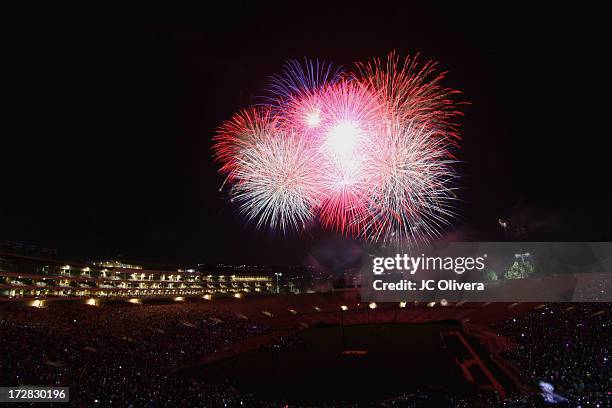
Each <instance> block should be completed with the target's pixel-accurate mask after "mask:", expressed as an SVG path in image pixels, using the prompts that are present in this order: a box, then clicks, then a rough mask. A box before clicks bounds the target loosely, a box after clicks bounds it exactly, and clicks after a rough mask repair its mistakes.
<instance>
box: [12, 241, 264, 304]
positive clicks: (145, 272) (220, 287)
mask: <svg viewBox="0 0 612 408" xmlns="http://www.w3.org/2000/svg"><path fill="white" fill-rule="evenodd" d="M226 271H227V272H226V273H225V274H219V273H218V272H217V271H210V272H208V271H206V270H204V269H198V270H192V269H187V270H185V269H173V268H171V267H165V268H163V269H156V268H155V267H152V266H146V265H139V264H137V263H134V262H129V263H128V262H122V261H121V262H120V261H115V260H105V261H95V262H87V263H83V262H66V261H60V260H55V259H51V258H46V257H36V256H31V255H21V254H13V253H5V252H0V300H21V299H28V298H31V299H46V298H50V299H52V298H64V299H65V298H94V299H95V298H107V299H114V298H128V299H132V298H137V299H138V298H179V297H210V296H212V295H216V294H220V295H226V296H237V297H239V296H241V295H242V294H247V293H253V294H258V293H262V294H263V293H269V292H272V291H273V290H274V288H273V285H274V283H273V279H272V277H271V274H270V273H268V272H265V271H261V270H259V271H258V270H252V269H248V268H236V269H234V270H230V269H226Z"/></svg>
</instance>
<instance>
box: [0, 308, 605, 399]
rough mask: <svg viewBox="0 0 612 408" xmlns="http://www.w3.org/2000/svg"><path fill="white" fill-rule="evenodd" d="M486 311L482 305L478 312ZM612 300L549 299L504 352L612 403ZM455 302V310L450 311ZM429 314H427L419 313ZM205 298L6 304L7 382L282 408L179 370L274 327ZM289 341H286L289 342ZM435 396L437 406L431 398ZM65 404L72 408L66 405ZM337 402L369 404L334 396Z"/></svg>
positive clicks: (558, 387) (564, 386)
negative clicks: (98, 303)
mask: <svg viewBox="0 0 612 408" xmlns="http://www.w3.org/2000/svg"><path fill="white" fill-rule="evenodd" d="M479 309H480V310H484V309H483V308H478V309H474V310H479ZM611 309H612V306H611V305H610V304H574V305H569V304H565V305H564V304H548V305H542V307H538V308H535V309H532V310H531V311H529V312H527V313H522V314H518V315H517V316H515V317H512V318H511V319H509V320H507V321H504V322H502V323H497V324H495V325H493V326H492V328H493V329H494V330H495V331H496V332H497V333H499V334H501V335H503V336H505V337H507V338H509V339H512V340H513V342H514V344H515V346H514V347H512V348H511V349H510V350H508V351H507V352H505V353H504V357H505V358H507V359H508V360H509V361H510V362H511V364H513V365H514V366H515V367H516V368H517V369H518V372H519V373H520V375H521V379H522V381H524V382H525V383H527V384H532V385H534V386H535V385H537V384H539V383H540V382H546V383H549V384H552V385H553V386H554V387H555V391H554V392H555V393H556V394H557V395H559V396H560V397H561V399H559V402H560V403H561V405H564V406H572V407H598V406H599V407H604V406H610V405H609V403H610V397H611V395H610V394H609V393H610V390H611V389H612V383H611V378H612V374H611V370H610V347H609V339H610V337H611V336H610V335H611V334H612V331H611V330H610V329H611V324H612V323H611V319H610V313H611V312H612V310H611ZM449 310H450V309H449ZM419 313H422V312H419ZM260 315H261V316H260V317H261V318H260V319H252V318H248V317H246V316H245V315H243V314H241V313H238V312H236V311H232V310H229V309H225V308H222V307H221V308H213V307H211V306H210V304H207V303H205V302H200V303H198V302H180V303H173V304H157V305H125V304H124V305H108V306H103V307H92V306H87V305H83V304H62V303H61V302H58V304H57V305H49V306H48V307H44V308H34V307H21V308H12V309H6V310H1V311H0V333H2V334H1V336H0V367H1V370H0V386H17V385H45V386H58V387H59V386H62V387H70V401H71V403H70V405H71V406H78V407H95V406H100V407H111V406H112V407H173V406H177V407H178V406H180V407H190V406H194V407H195V406H198V407H242V406H248V407H261V408H268V407H278V406H290V407H295V406H296V405H293V404H287V403H285V402H282V401H281V402H279V401H276V402H265V401H261V400H259V399H257V398H256V397H255V396H252V395H246V394H244V393H241V392H239V391H238V390H236V389H234V388H233V387H232V386H231V384H230V383H229V382H226V383H207V382H205V381H203V380H200V379H198V378H197V376H190V375H180V372H181V371H180V370H178V373H179V374H177V369H179V368H181V367H183V366H185V365H189V364H193V363H194V362H196V363H197V361H199V360H201V359H202V358H203V357H205V356H209V355H211V354H213V353H215V352H221V351H223V350H227V349H228V348H229V347H231V346H232V345H234V344H237V343H240V342H243V341H244V340H247V339H251V338H255V337H257V336H260V335H265V334H266V333H269V331H270V326H269V324H270V321H269V320H268V319H267V318H266V316H265V315H263V314H261V313H260ZM290 339H291V338H289V339H285V341H284V340H282V339H277V341H276V345H277V346H283V344H285V343H286V341H287V340H290ZM431 404H434V405H431ZM57 406H65V405H64V404H58V405H57ZM325 406H328V407H332V406H347V407H350V406H360V405H359V404H353V403H340V404H339V403H337V402H336V403H334V402H330V403H329V404H327V405H325ZM368 406H381V407H419V406H440V407H442V406H449V407H450V406H453V407H471V406H503V407H539V406H546V403H545V401H544V399H543V398H542V396H541V395H540V394H539V393H537V392H534V393H533V394H532V395H524V394H523V395H512V396H510V397H509V398H507V399H506V400H505V401H500V400H499V398H497V397H496V396H482V395H480V396H478V398H477V400H474V399H470V398H464V397H457V396H455V397H453V396H452V395H441V394H439V393H438V392H436V393H431V392H429V391H426V390H424V391H423V392H417V393H412V394H406V395H400V396H397V397H395V398H391V399H388V400H385V401H381V402H379V403H376V404H368Z"/></svg>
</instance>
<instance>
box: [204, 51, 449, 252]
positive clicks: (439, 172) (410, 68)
mask: <svg viewBox="0 0 612 408" xmlns="http://www.w3.org/2000/svg"><path fill="white" fill-rule="evenodd" d="M443 79H444V73H440V74H439V73H437V72H436V65H435V64H434V63H431V62H429V63H426V64H423V65H420V64H419V63H418V60H417V59H416V58H412V59H411V58H407V59H405V60H400V59H399V57H398V56H397V55H396V54H394V53H391V54H390V55H389V56H388V58H387V60H386V61H385V62H382V61H380V60H374V61H372V62H370V63H366V64H357V70H356V72H355V73H349V74H341V71H340V70H335V69H333V68H332V66H331V65H330V64H326V63H319V62H306V64H305V65H300V64H299V63H297V62H295V61H292V62H289V63H288V64H287V66H286V68H285V70H284V72H283V74H282V75H280V76H277V77H273V80H272V86H271V91H272V95H273V96H272V97H271V98H269V103H268V104H267V105H265V106H263V107H262V106H260V107H257V108H252V109H249V110H245V111H242V112H239V113H238V114H236V115H235V116H234V117H233V118H232V119H230V120H229V121H227V122H225V123H224V124H222V125H221V127H220V128H219V131H218V134H217V136H216V137H215V142H214V151H215V157H216V160H217V161H218V162H219V164H220V172H221V173H222V174H224V175H225V176H226V182H227V183H228V184H229V185H230V190H229V193H230V197H231V199H232V201H234V202H236V203H237V204H238V206H239V209H240V212H241V213H242V214H244V216H245V217H246V219H247V220H249V221H252V222H253V223H255V225H256V226H257V227H269V228H272V229H274V230H281V231H283V232H288V231H290V230H301V229H303V228H305V227H306V226H307V225H310V223H311V221H313V220H316V219H318V220H319V221H320V223H321V225H322V226H323V227H324V228H328V229H333V230H336V231H340V232H342V233H346V234H348V235H352V236H355V237H361V238H364V239H368V240H373V241H377V242H385V243H386V242H403V241H408V242H417V241H427V240H430V239H432V238H434V237H436V236H438V235H439V234H440V233H441V231H443V229H444V227H445V226H446V225H447V224H448V223H449V221H450V220H451V219H452V217H453V215H454V213H453V209H452V208H453V205H452V204H453V201H454V200H455V195H454V187H453V186H454V183H455V179H456V177H457V175H456V173H455V171H454V169H453V163H454V157H453V154H452V152H453V150H454V149H456V147H457V144H458V140H459V135H458V130H457V125H456V123H455V120H456V118H457V116H458V115H459V114H460V113H459V112H458V111H457V109H456V107H455V103H454V102H453V101H452V99H453V97H454V96H455V94H456V93H457V92H456V91H453V90H450V89H448V88H445V87H443V86H442V85H441V82H442V80H443Z"/></svg>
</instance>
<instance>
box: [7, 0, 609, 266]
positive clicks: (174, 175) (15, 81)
mask: <svg viewBox="0 0 612 408" xmlns="http://www.w3.org/2000/svg"><path fill="white" fill-rule="evenodd" d="M402 3H404V2H398V5H396V6H393V5H389V4H386V3H374V2H370V3H366V4H363V5H357V3H354V2H336V3H335V4H332V2H328V3H323V4H322V5H320V6H317V5H316V4H315V3H312V2H308V3H304V2H300V3H298V2H296V3H295V4H292V5H284V6H274V7H272V6H270V7H266V6H262V5H261V4H257V5H244V6H241V5H240V4H239V3H233V4H232V5H231V7H230V6H227V8H225V9H218V8H213V7H212V6H210V5H205V4H204V2H202V5H201V6H200V7H199V8H195V9H179V8H177V7H170V8H169V6H166V7H164V8H151V7H150V6H146V7H143V8H141V9H125V8H114V9H111V8H99V9H96V8H93V7H91V8H83V6H81V8H78V9H71V8H68V7H64V6H63V7H61V8H56V7H57V6H56V5H53V6H47V7H46V8H44V9H36V8H35V7H33V6H32V7H30V8H27V9H21V10H11V11H10V12H7V13H6V14H5V15H6V18H7V20H8V25H7V27H6V28H7V34H6V35H5V40H6V41H7V42H8V44H7V47H6V48H5V50H4V58H3V62H4V63H3V65H4V66H5V67H8V68H9V69H8V74H5V75H4V80H5V82H6V87H7V89H8V92H6V93H5V98H4V99H5V104H6V105H5V106H8V109H5V112H6V114H7V120H6V122H5V125H6V126H5V131H4V132H3V133H4V134H3V141H4V143H3V149H2V161H1V163H0V166H2V172H1V175H0V177H1V178H0V182H1V185H0V187H1V190H0V191H1V193H0V194H1V195H0V239H11V240H17V241H23V242H28V243H33V244H38V245H42V246H48V247H53V248H57V249H59V250H60V252H61V253H63V254H66V255H67V256H77V257H86V258H90V257H97V256H116V255H118V254H122V255H123V256H124V257H127V258H131V259H145V260H152V261H162V262H187V261H189V262H191V261H199V262H204V261H206V262H217V261H224V262H228V263H229V262H232V263H237V262H267V263H300V262H302V261H303V259H304V258H305V253H306V252H308V251H311V250H312V249H313V248H316V247H317V246H319V245H322V244H321V242H327V240H329V239H330V238H329V237H327V236H324V237H323V236H321V234H320V233H314V235H315V237H313V238H308V239H306V237H293V238H288V239H283V238H282V237H275V236H271V235H269V234H267V233H264V232H256V231H253V229H252V228H251V227H249V226H245V225H243V224H242V221H241V220H240V218H239V217H237V216H236V215H235V214H234V208H232V207H231V205H229V204H228V203H227V201H226V200H225V199H224V197H223V196H222V194H220V193H219V192H218V188H219V186H220V184H221V181H222V180H221V178H220V177H219V176H217V174H216V167H215V165H214V163H213V162H212V159H211V151H210V146H211V137H212V136H213V134H214V130H215V128H216V126H217V125H218V124H219V123H220V122H221V121H222V120H224V119H227V118H229V117H230V115H231V114H232V113H233V112H235V111H236V110H237V109H239V108H241V107H245V106H247V105H249V104H250V103H252V102H253V101H254V100H255V98H256V97H257V96H258V95H260V94H261V93H262V92H263V91H264V88H265V87H266V84H267V78H268V77H269V76H270V75H273V74H275V73H278V72H279V70H280V69H281V67H282V64H283V63H284V62H285V61H286V60H287V59H290V58H299V59H301V58H303V57H305V56H306V57H310V58H319V59H325V60H329V61H333V62H335V63H337V64H340V65H344V66H347V67H350V66H351V65H352V63H353V62H355V61H359V60H367V59H369V58H372V57H380V56H384V55H385V54H386V53H387V52H389V51H391V50H393V49H396V50H398V51H399V52H401V53H403V54H414V53H416V52H420V53H421V54H422V56H423V58H424V59H433V60H436V61H438V62H439V63H440V67H441V68H442V69H444V70H448V71H449V75H448V81H447V85H448V86H450V87H453V88H456V89H460V90H462V91H463V96H462V98H463V100H465V101H469V102H470V104H471V105H469V106H466V107H464V109H463V110H464V112H465V118H464V120H463V127H462V134H463V142H462V150H461V151H460V153H459V158H460V159H461V160H462V161H463V163H462V164H461V165H460V171H461V173H462V176H463V178H462V181H461V185H460V187H461V191H460V198H461V199H462V204H460V205H459V213H460V217H459V219H458V220H457V222H456V226H455V228H456V230H455V228H451V230H450V231H449V232H450V233H451V235H453V234H454V235H455V236H459V237H461V238H462V239H473V240H494V239H499V238H500V236H499V231H498V226H497V219H498V218H500V217H503V218H508V219H511V220H513V222H515V223H516V224H519V223H520V224H521V225H524V226H526V227H527V229H528V231H529V235H528V236H527V238H528V239H530V240H594V241H597V240H604V239H607V240H610V238H611V236H612V233H611V231H612V216H611V215H610V208H612V205H610V202H611V200H610V198H611V193H610V190H612V189H611V188H610V184H611V183H610V181H609V178H610V173H611V172H610V170H609V169H610V150H609V146H610V141H609V140H610V137H611V135H610V130H609V121H610V111H611V110H610V109H611V107H612V106H611V103H610V98H611V97H610V91H611V86H610V72H611V71H612V70H611V68H610V63H609V62H610V61H609V40H610V36H609V34H608V29H607V26H608V24H609V21H607V18H606V13H605V12H604V11H603V10H597V9H595V8H587V7H576V6H572V7H570V6H560V5H559V4H557V5H555V6H554V7H548V8H546V7H541V8H539V7H535V6H534V5H533V4H529V5H513V4H511V5H508V6H505V7H493V6H488V7H486V8H480V7H477V6H466V5H464V4H460V2H455V3H456V4H454V5H442V4H437V2H436V4H435V5H416V4H410V5H400V4H402Z"/></svg>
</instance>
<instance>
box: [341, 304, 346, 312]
mask: <svg viewBox="0 0 612 408" xmlns="http://www.w3.org/2000/svg"><path fill="white" fill-rule="evenodd" d="M340 309H341V310H344V311H347V310H348V306H347V305H342V306H340Z"/></svg>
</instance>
